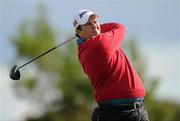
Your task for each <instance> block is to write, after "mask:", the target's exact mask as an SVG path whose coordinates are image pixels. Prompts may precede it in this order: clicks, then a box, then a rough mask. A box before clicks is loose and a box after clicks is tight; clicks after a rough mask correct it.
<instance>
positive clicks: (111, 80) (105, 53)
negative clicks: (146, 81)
mask: <svg viewBox="0 0 180 121" xmlns="http://www.w3.org/2000/svg"><path fill="white" fill-rule="evenodd" d="M124 34H125V27H124V26H123V25H121V24H118V23H105V24H102V25H101V33H100V34H99V35H98V36H94V37H91V38H89V39H87V40H86V41H84V42H83V43H81V44H79V45H78V57H79V61H80V63H81V65H82V67H83V69H84V72H85V73H86V74H87V76H88V78H89V79H90V80H91V84H92V86H93V87H94V93H95V100H96V102H97V103H100V102H102V101H105V100H109V99H116V98H132V97H144V95H145V91H144V86H143V84H142V81H141V79H140V78H139V76H138V74H137V72H136V71H135V70H134V68H133V67H132V66H131V64H130V63H129V61H128V59H127V57H126V55H125V53H124V52H123V51H122V49H121V48H119V46H120V45H121V43H122V40H123V38H124Z"/></svg>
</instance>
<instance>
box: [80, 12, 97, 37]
mask: <svg viewBox="0 0 180 121" xmlns="http://www.w3.org/2000/svg"><path fill="white" fill-rule="evenodd" d="M81 30H82V31H79V32H78V35H80V36H81V37H83V38H85V39H87V38H90V37H92V36H97V35H98V34H100V25H99V23H98V16H96V15H92V16H90V17H89V20H88V22H87V23H86V24H84V25H81Z"/></svg>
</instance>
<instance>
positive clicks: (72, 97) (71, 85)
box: [12, 5, 180, 121]
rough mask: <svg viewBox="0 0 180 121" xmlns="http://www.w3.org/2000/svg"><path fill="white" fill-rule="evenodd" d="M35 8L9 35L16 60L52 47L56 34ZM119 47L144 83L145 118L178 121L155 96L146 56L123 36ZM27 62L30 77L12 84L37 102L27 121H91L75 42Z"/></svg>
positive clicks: (175, 107)
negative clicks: (35, 110) (16, 56)
mask: <svg viewBox="0 0 180 121" xmlns="http://www.w3.org/2000/svg"><path fill="white" fill-rule="evenodd" d="M38 10H39V11H38V15H37V17H36V18H35V20H32V21H27V20H24V21H22V23H21V24H20V26H19V29H18V31H17V33H16V36H14V37H13V38H12V42H13V44H14V45H15V47H16V50H17V54H18V58H22V59H32V58H33V57H36V56H37V55H39V54H40V53H42V52H44V51H46V50H48V49H50V48H52V47H53V46H55V45H56V41H55V40H56V32H55V30H54V29H53V28H52V26H51V25H50V24H49V22H48V19H47V12H46V9H45V7H44V6H43V5H40V6H39V7H38ZM67 38H70V37H67ZM123 48H124V50H125V51H126V53H127V55H128V57H129V59H130V60H131V62H132V64H133V65H134V67H135V68H136V70H137V72H138V73H139V75H140V76H141V78H142V80H143V81H144V84H145V88H146V97H145V101H144V102H145V106H146V108H147V111H148V113H149V117H150V120H151V121H179V119H180V104H179V103H176V102H170V101H166V100H157V99H156V98H155V91H156V88H157V86H158V80H159V79H158V78H154V77H149V76H148V72H146V69H147V63H145V62H146V58H145V57H143V55H142V53H141V52H140V49H139V46H138V44H137V39H136V38H130V39H128V40H125V42H124V45H123ZM30 66H31V67H34V68H31V67H30ZM30 66H29V67H27V68H26V67H25V68H26V72H27V73H28V72H30V71H32V73H33V72H34V73H33V76H28V75H27V74H25V73H23V72H22V75H27V76H22V77H23V78H22V79H21V80H20V81H18V82H16V83H14V85H13V87H14V89H15V92H16V94H17V96H19V97H21V98H27V99H28V100H30V101H31V102H32V103H33V104H35V105H36V106H37V109H38V112H39V113H37V114H38V115H34V116H27V117H26V121H90V120H91V113H92V110H93V108H94V106H95V102H94V100H93V90H92V88H91V86H90V85H91V84H90V81H89V80H88V78H87V77H86V75H85V74H84V72H83V70H82V68H81V66H80V64H79V62H78V58H77V45H76V42H75V41H74V42H70V43H69V44H67V45H65V46H63V47H61V48H59V49H57V50H55V51H52V52H51V53H49V54H48V55H45V56H43V57H41V58H40V59H39V60H37V61H35V62H34V63H33V64H32V65H30ZM23 71H25V69H24V70H23Z"/></svg>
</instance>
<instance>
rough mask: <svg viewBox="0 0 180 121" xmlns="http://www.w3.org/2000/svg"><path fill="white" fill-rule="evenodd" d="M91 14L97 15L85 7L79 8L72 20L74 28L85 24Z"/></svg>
mask: <svg viewBox="0 0 180 121" xmlns="http://www.w3.org/2000/svg"><path fill="white" fill-rule="evenodd" d="M91 15H96V16H98V15H97V14H96V13H94V12H92V11H90V10H87V9H84V10H80V11H79V12H78V13H76V14H75V16H74V21H73V25H74V29H75V30H76V29H77V27H78V26H79V25H84V24H86V23H87V22H88V20H89V17H90V16H91Z"/></svg>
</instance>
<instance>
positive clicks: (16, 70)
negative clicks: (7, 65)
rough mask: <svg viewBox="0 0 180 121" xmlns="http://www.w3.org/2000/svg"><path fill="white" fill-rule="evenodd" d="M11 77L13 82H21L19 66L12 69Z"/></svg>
mask: <svg viewBox="0 0 180 121" xmlns="http://www.w3.org/2000/svg"><path fill="white" fill-rule="evenodd" d="M9 76H10V78H11V79H13V80H19V79H20V77H21V74H20V71H19V68H18V66H17V65H14V66H13V67H12V68H11V71H10V73H9Z"/></svg>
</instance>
